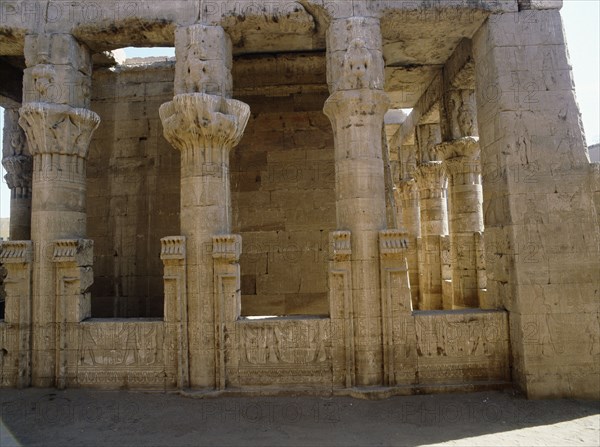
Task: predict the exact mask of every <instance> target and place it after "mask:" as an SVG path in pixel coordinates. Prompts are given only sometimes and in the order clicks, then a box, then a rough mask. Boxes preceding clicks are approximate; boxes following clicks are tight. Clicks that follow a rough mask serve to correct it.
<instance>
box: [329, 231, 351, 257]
mask: <svg viewBox="0 0 600 447" xmlns="http://www.w3.org/2000/svg"><path fill="white" fill-rule="evenodd" d="M351 236H352V233H350V232H349V231H334V232H332V233H330V235H329V239H330V249H331V253H330V257H331V259H332V260H333V261H336V262H342V261H349V260H350V258H351V257H352V239H351Z"/></svg>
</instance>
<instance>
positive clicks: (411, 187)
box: [396, 178, 419, 200]
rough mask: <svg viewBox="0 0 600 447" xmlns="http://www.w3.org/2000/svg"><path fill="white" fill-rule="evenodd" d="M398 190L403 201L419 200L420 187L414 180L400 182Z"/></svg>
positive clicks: (397, 186) (408, 179)
mask: <svg viewBox="0 0 600 447" xmlns="http://www.w3.org/2000/svg"><path fill="white" fill-rule="evenodd" d="M396 190H397V191H398V194H399V195H400V197H401V198H402V199H403V200H411V199H412V200H414V199H418V198H419V187H418V185H417V181H416V180H415V179H414V178H407V179H403V180H400V182H398V184H397V185H396Z"/></svg>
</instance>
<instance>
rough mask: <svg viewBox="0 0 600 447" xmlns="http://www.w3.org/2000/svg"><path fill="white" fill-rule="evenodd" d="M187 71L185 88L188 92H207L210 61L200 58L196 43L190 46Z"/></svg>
mask: <svg viewBox="0 0 600 447" xmlns="http://www.w3.org/2000/svg"><path fill="white" fill-rule="evenodd" d="M185 73H186V76H185V88H186V90H187V91H188V92H194V93H206V90H207V87H208V83H209V79H210V77H209V76H208V62H206V61H203V60H201V59H200V51H199V48H198V47H197V46H196V45H192V46H191V47H190V48H189V51H188V56H187V60H186V63H185Z"/></svg>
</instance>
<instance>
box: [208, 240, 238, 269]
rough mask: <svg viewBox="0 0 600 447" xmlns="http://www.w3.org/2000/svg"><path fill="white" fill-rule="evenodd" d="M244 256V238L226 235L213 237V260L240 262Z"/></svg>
mask: <svg viewBox="0 0 600 447" xmlns="http://www.w3.org/2000/svg"><path fill="white" fill-rule="evenodd" d="M241 254H242V236H240V235H239V234H224V235H219V236H213V253H212V256H213V259H220V260H223V261H229V262H238V261H239V260H240V255H241Z"/></svg>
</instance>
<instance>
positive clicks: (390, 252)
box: [379, 230, 408, 259]
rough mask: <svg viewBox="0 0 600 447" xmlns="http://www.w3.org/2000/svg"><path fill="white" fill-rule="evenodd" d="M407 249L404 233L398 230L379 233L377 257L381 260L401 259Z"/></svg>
mask: <svg viewBox="0 0 600 447" xmlns="http://www.w3.org/2000/svg"><path fill="white" fill-rule="evenodd" d="M407 248H408V239H407V237H406V233H405V232H403V231H400V230H384V231H380V232H379V255H380V256H381V258H398V259H400V258H403V257H404V256H405V250H406V249H407Z"/></svg>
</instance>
